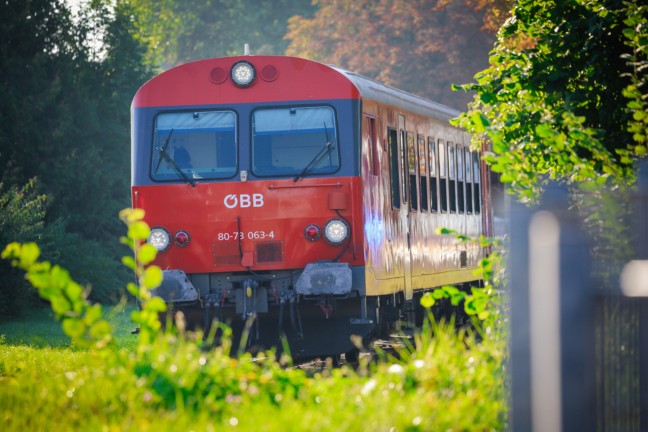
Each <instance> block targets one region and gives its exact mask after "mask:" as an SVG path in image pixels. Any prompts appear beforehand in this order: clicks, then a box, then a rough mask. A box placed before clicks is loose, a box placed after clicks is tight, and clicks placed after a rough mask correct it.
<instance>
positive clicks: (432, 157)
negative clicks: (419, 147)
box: [428, 138, 439, 212]
mask: <svg viewBox="0 0 648 432" xmlns="http://www.w3.org/2000/svg"><path fill="white" fill-rule="evenodd" d="M428 165H429V167H430V210H431V211H433V212H436V211H439V196H438V190H437V189H438V188H437V175H438V172H437V171H438V170H437V156H436V141H435V140H434V138H428Z"/></svg>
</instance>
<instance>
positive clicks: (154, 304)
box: [146, 297, 167, 312]
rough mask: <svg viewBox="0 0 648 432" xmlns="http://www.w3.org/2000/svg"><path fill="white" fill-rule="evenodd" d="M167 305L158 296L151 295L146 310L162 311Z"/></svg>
mask: <svg viewBox="0 0 648 432" xmlns="http://www.w3.org/2000/svg"><path fill="white" fill-rule="evenodd" d="M166 309H167V306H166V303H164V300H162V299H161V298H160V297H153V298H152V299H151V300H150V301H149V302H148V304H147V305H146V310H148V311H151V312H164V311H166Z"/></svg>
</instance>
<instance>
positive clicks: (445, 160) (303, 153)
mask: <svg viewBox="0 0 648 432" xmlns="http://www.w3.org/2000/svg"><path fill="white" fill-rule="evenodd" d="M423 78H424V77H418V78H416V79H423ZM413 79H414V78H413ZM458 115H459V112H458V111H456V110H454V109H451V108H449V107H447V106H444V105H442V104H440V103H436V102H433V101H430V100H426V99H424V98H421V97H418V96H415V95H413V94H411V93H408V92H405V91H402V90H398V89H395V88H393V87H390V86H387V85H384V84H382V83H379V82H377V81H375V80H372V79H369V78H367V77H364V76H362V75H359V74H356V73H353V72H350V71H347V70H344V69H341V68H339V67H336V66H332V65H326V64H323V63H320V62H316V61H312V60H308V59H303V58H297V57H288V56H265V55H249V54H248V55H241V56H231V57H222V58H212V59H205V60H199V61H194V62H190V63H186V64H183V65H180V66H177V67H173V68H171V69H169V70H167V71H164V72H162V73H161V74H159V75H157V76H155V77H154V78H152V79H151V80H150V81H148V82H146V83H145V84H144V85H143V86H142V87H141V88H140V89H139V90H138V91H137V93H136V94H135V96H134V99H133V102H132V105H131V138H132V142H131V156H132V169H131V181H132V187H131V198H132V206H133V208H137V209H143V210H144V211H145V216H144V220H145V221H146V222H147V223H148V224H149V226H150V227H151V234H150V236H149V238H148V240H147V242H148V243H149V244H151V245H153V246H154V247H155V248H156V249H157V251H158V254H157V257H156V259H155V261H154V264H156V265H158V266H160V267H161V268H162V269H163V273H164V278H163V281H162V284H161V285H160V286H159V287H158V288H156V289H155V290H153V292H152V293H153V295H155V296H158V297H161V298H162V299H163V300H164V301H165V302H166V304H167V306H168V308H169V310H170V311H172V312H173V313H175V312H177V311H181V312H183V314H184V316H185V320H186V321H187V324H188V325H190V326H192V327H197V328H202V329H203V330H208V329H209V328H210V327H211V325H212V322H214V321H215V320H219V321H222V322H225V323H228V324H229V325H230V326H232V328H233V329H234V332H235V334H240V333H241V332H246V334H247V339H246V344H247V345H246V346H247V347H248V348H252V347H257V348H258V349H267V348H272V347H275V348H277V347H278V348H279V349H286V348H287V349H289V350H290V353H291V354H292V355H293V356H295V357H315V356H324V355H327V356H328V355H330V356H336V355H341V354H342V353H345V354H347V355H348V356H351V355H353V354H354V353H356V354H357V349H358V341H359V340H360V341H361V340H367V339H368V338H371V337H376V336H379V335H382V334H385V333H388V332H390V331H391V329H393V327H394V325H396V324H398V323H401V322H405V323H407V322H413V321H414V320H415V319H416V318H415V315H416V314H417V313H420V312H417V310H418V306H419V305H418V299H419V298H420V296H421V295H422V294H423V293H424V292H427V291H430V290H433V289H435V288H437V287H441V286H443V285H448V284H452V285H458V286H467V284H472V283H478V282H479V281H478V279H479V277H478V276H475V270H476V269H477V268H478V266H479V262H480V260H481V259H483V257H484V255H485V254H486V253H487V251H486V250H484V249H483V248H482V247H480V246H479V244H477V243H473V242H461V241H458V240H457V239H456V238H454V237H453V236H447V235H442V234H440V233H439V232H438V230H439V228H441V227H445V228H448V229H451V230H456V231H457V232H459V233H462V234H465V235H467V236H470V237H478V236H479V235H482V234H484V235H487V236H488V235H490V233H491V232H492V229H493V227H492V225H493V223H492V211H491V208H490V200H489V194H490V180H489V173H488V168H487V166H486V165H485V164H484V163H483V160H482V155H481V153H482V152H483V151H484V149H477V150H475V149H471V147H470V138H471V137H470V135H469V134H468V133H466V132H465V131H463V130H461V129H459V128H457V127H455V126H453V125H451V123H450V119H452V118H454V117H456V116H458ZM237 332H238V333H237Z"/></svg>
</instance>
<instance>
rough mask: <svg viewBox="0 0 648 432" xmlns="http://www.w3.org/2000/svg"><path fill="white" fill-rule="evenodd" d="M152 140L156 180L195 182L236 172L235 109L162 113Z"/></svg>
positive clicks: (230, 175) (228, 175)
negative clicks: (233, 110)
mask: <svg viewBox="0 0 648 432" xmlns="http://www.w3.org/2000/svg"><path fill="white" fill-rule="evenodd" d="M153 140H154V142H153V155H152V163H151V177H152V178H153V180H158V181H178V180H185V181H188V182H193V181H194V180H202V179H206V180H208V179H219V178H229V177H232V176H234V175H235V174H236V172H237V165H236V155H237V152H236V148H237V147H236V115H235V114H234V112H232V111H206V112H181V113H166V114H160V115H159V116H157V117H156V119H155V134H154V137H153Z"/></svg>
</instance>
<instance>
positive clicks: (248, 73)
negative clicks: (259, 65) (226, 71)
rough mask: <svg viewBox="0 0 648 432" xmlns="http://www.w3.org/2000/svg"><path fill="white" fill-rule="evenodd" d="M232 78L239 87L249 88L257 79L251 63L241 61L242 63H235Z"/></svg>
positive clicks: (231, 73)
mask: <svg viewBox="0 0 648 432" xmlns="http://www.w3.org/2000/svg"><path fill="white" fill-rule="evenodd" d="M230 76H231V77H232V81H233V82H234V84H236V85H237V86H239V87H249V86H251V85H252V83H254V80H255V79H256V70H255V69H254V66H252V64H251V63H250V62H247V61H245V60H241V61H240V62H236V63H234V66H232V69H231V70H230Z"/></svg>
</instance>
